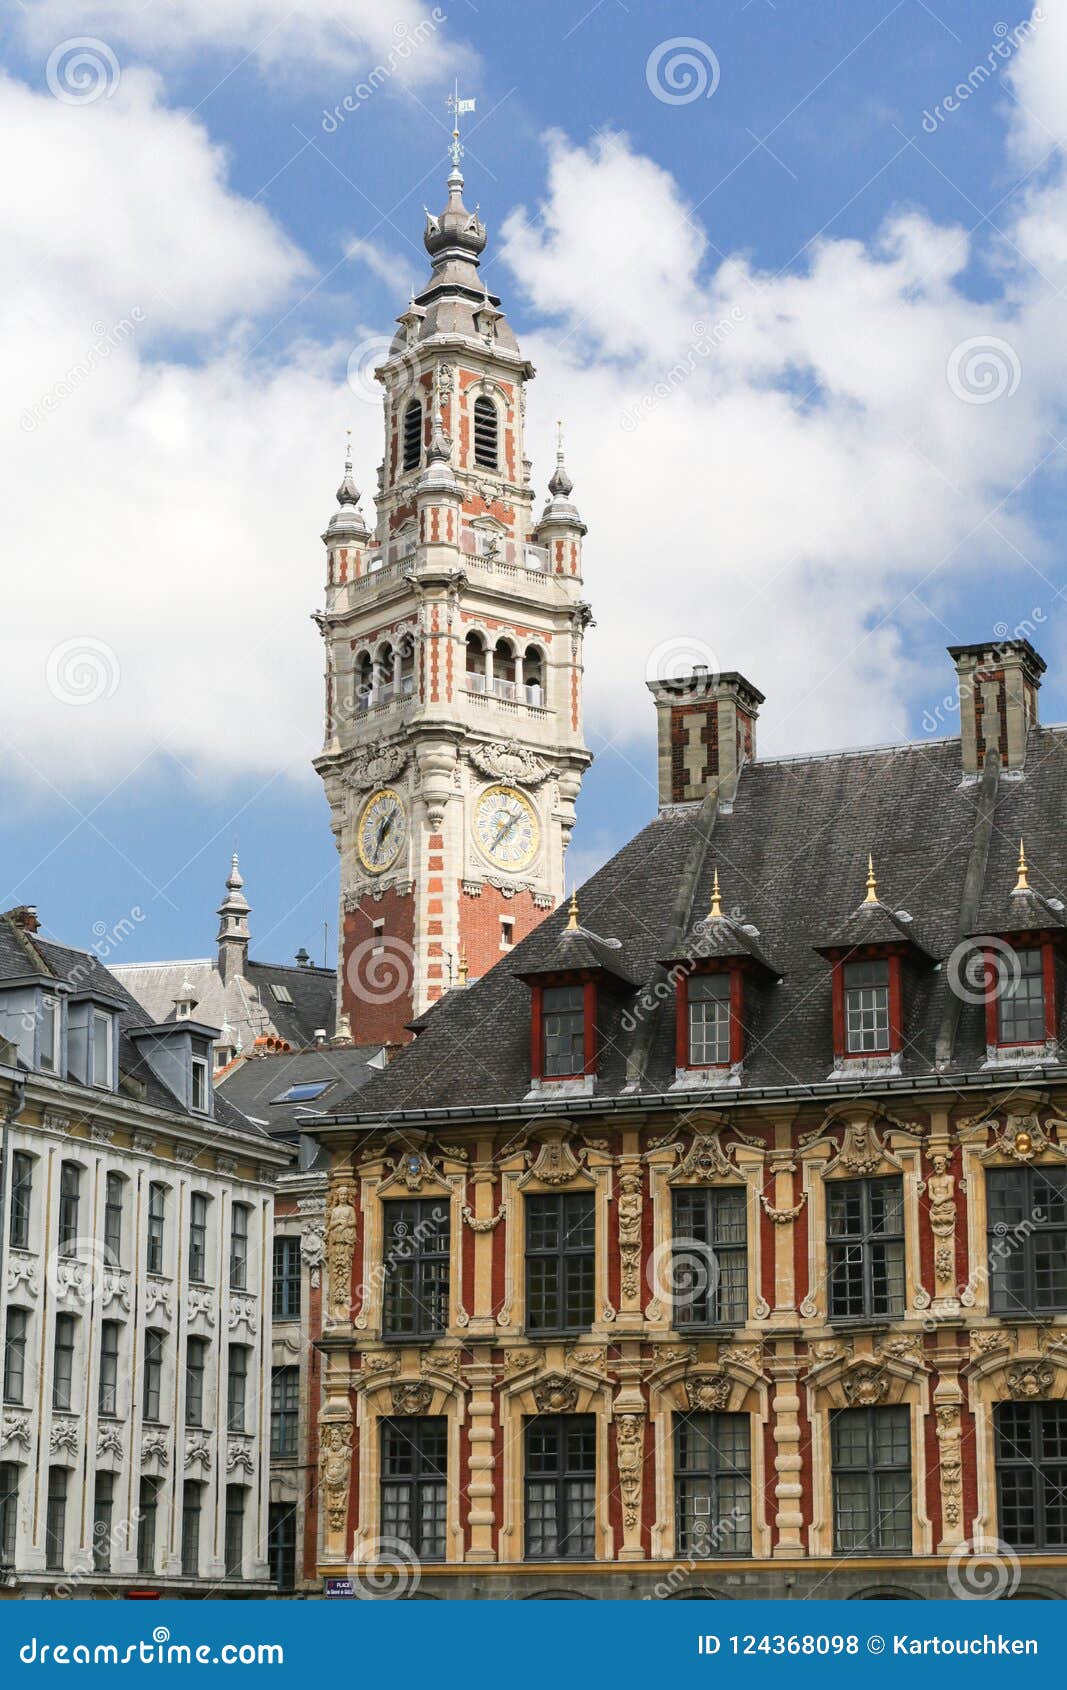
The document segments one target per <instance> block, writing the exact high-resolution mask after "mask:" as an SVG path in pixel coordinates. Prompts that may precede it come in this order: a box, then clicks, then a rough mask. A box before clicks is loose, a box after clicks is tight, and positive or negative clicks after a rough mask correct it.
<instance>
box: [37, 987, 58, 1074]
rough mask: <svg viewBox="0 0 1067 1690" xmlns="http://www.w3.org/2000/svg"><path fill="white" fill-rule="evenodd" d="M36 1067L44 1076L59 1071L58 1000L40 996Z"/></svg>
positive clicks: (43, 994) (43, 995) (44, 994)
mask: <svg viewBox="0 0 1067 1690" xmlns="http://www.w3.org/2000/svg"><path fill="white" fill-rule="evenodd" d="M37 1062H38V1066H39V1067H40V1068H42V1069H43V1070H44V1072H45V1073H46V1074H55V1073H57V1072H58V1070H59V999H58V998H53V997H50V996H49V995H48V994H47V993H44V992H42V994H41V1026H40V1038H39V1053H38V1058H37Z"/></svg>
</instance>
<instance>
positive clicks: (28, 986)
mask: <svg viewBox="0 0 1067 1690" xmlns="http://www.w3.org/2000/svg"><path fill="white" fill-rule="evenodd" d="M217 1032H218V1029H217V1028H214V1027H210V1026H205V1025H204V1024H203V1023H201V1022H200V1021H198V1020H196V1019H195V1018H193V1017H187V1018H185V1019H183V1020H181V1021H178V1022H173V1021H172V1022H170V1023H167V1024H165V1025H159V1024H156V1023H154V1022H153V1021H152V1020H151V1018H150V1017H149V1016H148V1015H146V1014H145V1013H144V1012H143V1011H142V1010H141V1009H140V1008H139V1007H138V1005H136V1004H135V1003H134V1001H133V999H132V998H131V997H130V996H129V994H128V993H127V992H126V991H125V990H124V989H123V988H122V987H121V986H120V984H119V983H118V981H117V980H116V979H115V977H114V976H113V975H111V974H109V973H108V972H107V971H106V970H105V969H104V968H103V967H101V965H100V964H99V962H98V961H97V960H96V959H95V958H94V957H93V956H92V955H90V954H89V953H87V952H84V951H73V950H69V949H67V948H65V947H63V946H60V945H57V944H55V943H53V942H52V941H50V940H46V939H45V938H44V937H43V935H42V934H41V933H40V932H39V930H38V928H37V923H36V917H35V915H34V913H33V912H32V911H30V910H19V911H13V912H10V913H9V914H8V915H7V916H3V917H0V1121H2V1132H3V1146H2V1152H3V1154H2V1161H0V1167H2V1169H3V1176H2V1181H0V1215H3V1217H4V1224H3V1226H2V1228H0V1332H2V1335H3V1405H2V1416H0V1585H2V1589H0V1594H3V1595H5V1596H11V1597H25V1596H38V1597H39V1596H47V1595H64V1594H74V1595H79V1596H93V1595H98V1596H123V1595H127V1594H128V1593H129V1592H131V1591H157V1592H159V1593H160V1594H165V1595H167V1596H181V1595H188V1596H200V1597H204V1596H246V1595H265V1594H267V1593H268V1590H269V1581H268V1554H267V1535H268V1484H269V1423H268V1416H269V1403H270V1383H269V1381H270V1336H271V1326H270V1311H271V1301H270V1299H271V1284H270V1274H269V1263H270V1240H271V1209H272V1201H273V1189H274V1182H275V1180H276V1179H277V1176H278V1174H279V1172H280V1170H281V1169H282V1168H284V1167H285V1166H286V1165H287V1164H288V1162H289V1159H290V1151H289V1150H288V1148H287V1147H286V1146H284V1145H279V1144H276V1143H275V1142H273V1141H272V1140H271V1139H270V1138H269V1136H268V1135H266V1134H265V1133H263V1132H262V1131H260V1130H259V1129H257V1128H255V1127H253V1126H252V1125H251V1124H250V1123H249V1122H248V1121H247V1120H246V1119H245V1118H244V1117H243V1116H242V1115H240V1114H239V1113H238V1112H237V1111H236V1110H233V1109H231V1108H230V1107H229V1106H228V1105H227V1104H226V1103H225V1102H224V1101H223V1100H222V1099H221V1098H220V1097H218V1096H217V1095H216V1094H215V1091H214V1086H213V1080H212V1068H213V1057H212V1043H213V1040H214V1038H215V1037H216V1035H217Z"/></svg>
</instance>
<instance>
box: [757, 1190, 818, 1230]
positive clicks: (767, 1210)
mask: <svg viewBox="0 0 1067 1690" xmlns="http://www.w3.org/2000/svg"><path fill="white" fill-rule="evenodd" d="M759 1200H760V1202H761V1203H762V1204H763V1211H764V1214H766V1215H767V1216H768V1218H769V1219H770V1220H772V1221H773V1222H774V1224H775V1226H788V1225H789V1223H790V1221H795V1220H796V1219H797V1217H798V1215H799V1214H800V1211H801V1210H802V1209H803V1207H804V1205H805V1203H806V1202H807V1200H808V1194H807V1192H806V1191H802V1192H801V1194H800V1202H799V1203H794V1204H793V1207H792V1208H791V1209H776V1208H774V1206H773V1204H771V1203H769V1202H768V1201H767V1198H766V1197H765V1196H764V1194H763V1192H762V1191H761V1192H760V1198H759Z"/></svg>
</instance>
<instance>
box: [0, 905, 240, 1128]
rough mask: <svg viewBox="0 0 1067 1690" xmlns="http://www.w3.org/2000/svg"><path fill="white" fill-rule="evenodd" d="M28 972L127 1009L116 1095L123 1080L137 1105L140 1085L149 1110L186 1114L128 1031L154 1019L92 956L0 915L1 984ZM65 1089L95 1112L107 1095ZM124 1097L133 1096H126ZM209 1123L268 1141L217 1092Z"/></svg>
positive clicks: (87, 1088)
mask: <svg viewBox="0 0 1067 1690" xmlns="http://www.w3.org/2000/svg"><path fill="white" fill-rule="evenodd" d="M31 973H36V974H43V975H45V976H46V977H48V978H51V979H56V980H66V981H69V982H71V983H72V984H73V985H74V986H75V988H76V989H77V990H78V991H91V990H93V989H94V988H95V989H96V990H97V991H99V992H101V993H102V994H103V995H104V996H105V997H108V998H116V999H118V1000H119V1001H120V1002H121V1003H122V1004H124V1005H125V1008H124V1009H123V1010H122V1012H121V1014H120V1016H119V1052H118V1056H119V1076H120V1092H119V1095H120V1096H121V1095H123V1092H122V1088H121V1079H122V1077H123V1076H127V1077H128V1078H130V1079H132V1080H135V1081H137V1082H139V1086H138V1101H140V1095H139V1093H140V1086H143V1087H144V1098H143V1100H144V1102H145V1103H146V1104H148V1105H150V1106H151V1107H153V1108H157V1109H169V1110H171V1111H174V1112H177V1113H180V1114H182V1115H188V1112H187V1111H186V1109H185V1108H184V1107H183V1105H182V1104H181V1103H180V1102H179V1100H178V1099H177V1098H176V1097H175V1095H174V1093H173V1092H172V1091H171V1090H170V1089H169V1087H167V1086H165V1085H164V1084H163V1082H162V1081H161V1080H160V1079H159V1078H158V1077H157V1075H156V1074H155V1073H154V1072H153V1071H152V1069H151V1068H150V1067H149V1065H148V1063H147V1062H146V1061H145V1059H144V1057H143V1056H142V1055H141V1054H140V1052H139V1051H138V1049H137V1047H136V1045H135V1044H134V1042H133V1040H132V1039H131V1038H130V1032H131V1030H132V1029H135V1028H138V1027H149V1026H151V1025H152V1023H153V1017H152V1016H151V1015H150V1014H148V1013H147V1012H146V1011H145V1010H144V1008H143V1007H142V1006H141V1005H140V1004H139V1003H138V1002H137V1000H136V998H134V997H133V996H132V995H131V993H130V992H129V991H128V990H127V988H126V987H125V986H124V985H123V983H122V981H121V980H119V979H118V978H117V977H116V976H115V974H114V973H112V972H111V971H110V970H109V969H107V968H105V967H104V966H103V964H102V963H101V962H100V961H99V960H98V958H96V957H95V956H93V954H92V952H91V951H81V950H74V949H72V948H71V947H70V946H68V945H60V944H58V943H57V942H56V941H55V940H53V939H46V938H45V937H44V935H43V934H41V933H39V932H38V933H33V934H30V933H28V932H26V931H25V930H24V929H23V928H21V927H20V926H19V925H18V924H17V923H16V922H14V921H12V920H11V919H10V918H9V917H8V916H6V915H3V916H0V979H4V980H11V979H16V978H17V977H18V976H19V975H26V974H31ZM65 1084H66V1085H68V1086H69V1087H70V1088H71V1089H72V1090H75V1091H84V1092H85V1095H86V1097H87V1098H88V1099H91V1100H92V1102H93V1105H94V1107H96V1108H99V1106H100V1102H101V1098H102V1096H103V1095H105V1094H102V1093H101V1092H99V1091H96V1090H94V1089H93V1088H92V1087H90V1086H84V1087H81V1086H79V1085H78V1083H77V1081H75V1080H69V1079H68V1080H66V1081H65ZM125 1095H126V1096H130V1095H131V1094H130V1093H129V1092H127V1093H125ZM188 1119H189V1120H191V1121H195V1122H196V1123H197V1125H198V1126H201V1127H203V1126H204V1125H205V1124H207V1125H211V1124H212V1123H211V1122H207V1123H205V1120H204V1117H203V1116H201V1115H195V1116H188ZM213 1119H214V1123H216V1124H218V1125H220V1126H223V1127H227V1128H229V1129H231V1130H232V1131H234V1132H241V1133H245V1134H249V1135H251V1136H253V1137H256V1138H262V1137H264V1136H267V1135H265V1134H264V1133H263V1132H262V1129H261V1128H259V1127H254V1126H252V1125H251V1124H250V1123H249V1122H248V1121H247V1120H246V1119H245V1117H244V1116H243V1115H242V1114H241V1112H240V1111H239V1110H238V1109H235V1108H233V1107H232V1106H231V1104H230V1103H228V1102H227V1101H226V1100H225V1099H223V1098H222V1097H220V1096H219V1094H218V1093H217V1092H216V1095H215V1114H214V1118H213Z"/></svg>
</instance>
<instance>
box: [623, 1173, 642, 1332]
mask: <svg viewBox="0 0 1067 1690" xmlns="http://www.w3.org/2000/svg"><path fill="white" fill-rule="evenodd" d="M642 1206H643V1205H642V1195H641V1175H640V1174H639V1173H637V1172H635V1171H634V1170H633V1169H632V1168H630V1169H627V1170H626V1171H625V1172H624V1173H622V1174H620V1175H619V1200H618V1217H619V1257H620V1275H621V1285H622V1294H623V1297H624V1298H626V1299H627V1301H630V1302H632V1301H633V1299H634V1298H635V1297H636V1296H637V1295H638V1293H639V1291H640V1289H641V1210H642Z"/></svg>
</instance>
